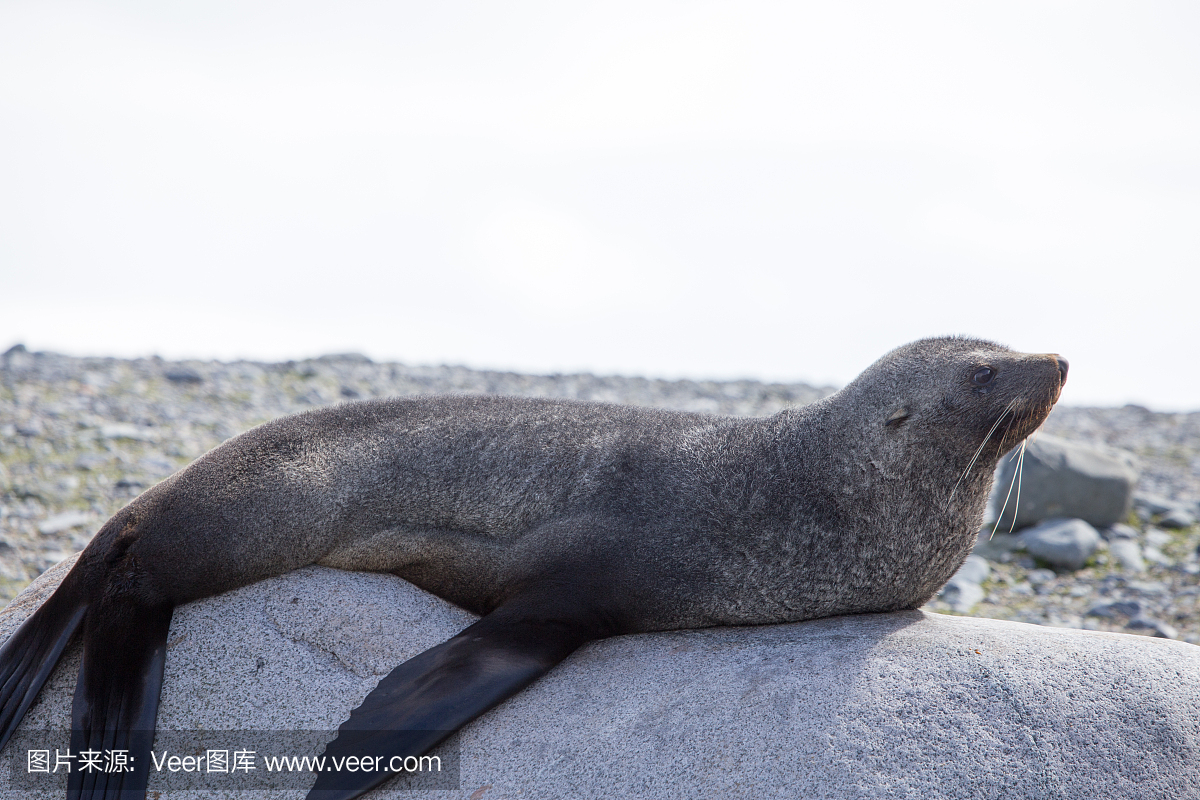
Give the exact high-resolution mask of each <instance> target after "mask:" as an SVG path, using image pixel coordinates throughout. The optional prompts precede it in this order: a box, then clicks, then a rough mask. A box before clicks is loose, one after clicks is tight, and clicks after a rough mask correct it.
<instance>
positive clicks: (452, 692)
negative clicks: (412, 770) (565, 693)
mask: <svg viewBox="0 0 1200 800" xmlns="http://www.w3.org/2000/svg"><path fill="white" fill-rule="evenodd" d="M589 617H590V615H588V614H586V613H582V612H581V611H580V610H579V609H572V608H565V607H563V606H559V607H556V608H551V609H548V610H547V609H539V608H538V607H537V606H536V605H534V604H532V603H530V602H521V601H518V602H517V603H509V604H506V605H505V606H501V607H500V608H499V609H497V610H496V611H494V612H492V613H491V614H489V615H488V616H486V617H484V618H483V619H481V620H479V621H478V622H476V623H475V624H474V625H472V626H470V627H469V628H467V629H466V630H464V631H463V632H462V633H460V634H458V635H457V636H455V637H454V638H453V639H450V640H449V641H446V642H443V643H442V644H440V645H438V646H437V647H434V648H431V649H429V650H426V651H425V652H424V653H421V654H420V655H418V656H414V657H413V658H411V659H409V660H408V661H406V662H404V663H403V664H401V665H400V666H398V667H396V668H395V669H394V670H392V671H391V673H390V674H389V675H388V676H387V677H386V678H384V679H383V680H382V681H380V683H379V685H378V686H377V687H375V689H374V690H373V691H372V692H371V693H370V694H368V695H367V697H366V699H365V700H363V702H362V705H360V706H359V707H358V708H356V709H354V711H352V712H351V713H350V719H348V720H347V721H346V722H345V723H343V724H342V726H341V728H340V729H339V730H338V735H337V738H336V739H334V740H333V741H332V742H330V743H329V745H328V746H326V748H325V763H324V770H323V771H320V772H318V774H317V780H316V783H315V784H313V788H312V790H311V791H310V792H309V794H308V798H309V800H349V798H353V797H358V796H359V795H360V794H362V793H363V792H366V791H367V790H368V789H371V788H373V787H375V786H378V785H379V784H381V783H383V782H384V781H386V780H387V779H388V778H392V777H395V776H396V772H397V771H399V770H400V767H399V765H402V764H403V763H404V759H405V758H407V757H412V756H418V757H419V756H421V755H424V754H425V753H428V752H429V750H431V749H432V748H433V747H434V746H436V745H437V744H438V743H439V742H441V741H442V740H443V739H445V738H446V737H447V736H449V735H450V734H451V733H453V732H454V731H456V730H458V729H459V728H461V727H462V726H463V725H466V724H467V723H468V722H470V721H471V720H473V719H475V717H477V716H479V715H480V714H482V713H483V712H485V711H487V710H488V709H489V708H492V707H493V706H495V705H497V704H499V703H501V702H503V701H504V700H506V699H507V698H509V697H511V696H512V695H514V694H516V693H517V692H519V691H520V690H521V689H523V688H525V687H526V686H528V685H529V684H530V683H532V682H533V681H534V680H535V679H536V678H538V677H539V676H541V675H542V674H543V673H545V672H546V671H547V670H549V669H550V668H551V667H553V666H554V665H555V664H557V663H558V662H560V661H562V660H563V659H564V658H566V657H567V656H568V655H570V654H571V653H572V652H573V651H574V650H575V649H576V648H577V647H579V646H580V645H581V644H583V643H584V642H586V641H588V640H589V639H594V638H598V637H599V636H603V635H606V633H605V632H601V630H600V626H599V625H598V624H597V622H596V621H595V620H593V619H590V618H589ZM364 757H368V758H371V759H373V761H372V762H371V763H372V764H374V765H377V767H378V768H377V769H376V770H371V771H364V770H363V768H362V764H363V761H362V759H363V758H364ZM347 759H351V761H349V762H347ZM347 763H349V764H350V765H355V766H357V767H358V769H357V770H355V771H350V769H343V766H346V765H347ZM410 763H411V762H410Z"/></svg>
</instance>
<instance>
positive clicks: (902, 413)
mask: <svg viewBox="0 0 1200 800" xmlns="http://www.w3.org/2000/svg"><path fill="white" fill-rule="evenodd" d="M910 416H912V412H911V411H909V410H908V407H907V406H905V407H902V408H897V409H896V410H895V411H893V412H892V415H891V416H890V417H888V418H887V420H886V421H885V422H884V423H883V424H884V425H886V426H887V427H889V428H899V427H900V426H901V425H903V424H904V421H905V420H906V419H908V418H909V417H910Z"/></svg>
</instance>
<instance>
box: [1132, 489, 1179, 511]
mask: <svg viewBox="0 0 1200 800" xmlns="http://www.w3.org/2000/svg"><path fill="white" fill-rule="evenodd" d="M1133 503H1134V505H1135V506H1137V507H1138V508H1144V509H1145V510H1146V511H1148V512H1150V513H1151V514H1166V513H1167V512H1168V511H1172V510H1174V509H1176V508H1178V507H1179V504H1178V503H1176V502H1175V501H1173V500H1168V499H1167V498H1165V497H1160V496H1159V495H1155V494H1142V493H1141V492H1137V493H1136V494H1134V496H1133Z"/></svg>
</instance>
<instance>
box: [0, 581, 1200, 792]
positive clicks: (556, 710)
mask: <svg viewBox="0 0 1200 800" xmlns="http://www.w3.org/2000/svg"><path fill="white" fill-rule="evenodd" d="M64 571H65V570H64V569H63V568H56V569H55V570H54V571H52V573H51V574H49V575H46V576H43V578H42V579H39V581H38V582H37V583H35V585H34V586H33V587H31V589H30V590H29V591H27V592H26V593H25V594H23V595H22V596H21V597H19V598H18V599H17V600H16V601H14V602H13V604H12V605H10V606H9V608H8V609H7V610H6V611H5V612H3V613H2V614H0V639H3V638H6V637H7V636H8V635H9V634H10V633H11V632H12V630H13V629H15V627H16V625H17V624H19V622H20V621H21V620H22V619H23V618H24V617H25V616H26V615H27V614H29V613H30V612H31V611H32V610H33V608H34V607H36V605H37V604H38V602H40V600H41V598H43V597H44V596H46V595H47V594H48V591H49V589H50V587H52V586H53V585H54V584H55V582H56V579H60V578H61V576H62V574H63V573H64ZM470 620H471V617H470V615H468V614H466V613H465V612H463V611H461V610H459V609H456V608H454V607H453V606H450V605H448V604H446V603H443V602H442V601H440V600H437V599H436V598H433V597H432V596H430V595H428V594H425V593H424V592H421V591H420V590H418V589H416V588H414V587H412V586H410V585H409V584H406V583H404V582H403V581H401V580H400V579H398V578H395V577H393V576H390V575H365V574H352V573H345V572H339V571H336V570H329V569H324V568H320V567H309V568H306V569H303V570H298V571H296V572H293V573H290V574H288V575H285V576H282V577H279V578H274V579H271V580H268V581H263V582H261V583H258V584H254V585H252V586H249V587H246V588H243V589H240V590H237V591H234V592H229V593H226V594H223V595H221V596H219V597H214V598H209V599H207V600H204V601H201V602H198V603H194V604H190V605H187V606H184V607H181V608H179V609H177V610H176V612H175V619H174V620H173V622H172V625H171V628H172V629H171V633H170V638H169V642H170V645H169V649H168V653H167V665H166V674H165V681H164V689H163V693H162V705H161V708H160V712H159V723H158V727H159V732H160V741H161V739H162V737H163V736H164V732H165V731H169V730H172V729H176V730H189V729H192V730H194V729H197V728H205V729H208V730H218V731H219V730H235V731H253V730H288V729H297V728H301V729H317V730H322V729H332V728H333V727H335V726H336V725H338V724H339V723H340V722H341V721H342V720H343V719H345V717H346V716H347V715H348V713H349V711H350V709H352V708H353V707H354V706H356V705H357V704H358V703H359V702H360V701H361V699H362V697H363V696H364V695H365V694H366V693H367V692H368V691H369V690H370V689H371V688H373V687H374V685H375V684H376V682H377V681H378V680H379V678H380V676H382V675H383V674H385V673H386V672H387V671H388V670H389V669H390V668H391V667H392V666H393V665H395V664H396V663H399V662H400V661H402V660H404V659H406V658H409V657H411V656H413V655H415V654H416V653H418V652H420V651H422V650H424V649H426V648H427V647H429V646H431V645H433V644H435V643H437V642H439V641H442V640H444V639H445V638H447V637H449V636H451V635H453V634H454V633H456V632H457V631H458V630H460V629H461V628H462V627H463V626H464V625H466V624H467V623H469V622H470ZM78 664H79V650H78V646H77V645H76V646H73V647H72V648H71V649H70V650H69V651H68V652H67V654H66V656H65V659H64V663H63V664H62V665H61V666H60V668H59V669H58V670H56V671H55V673H54V674H53V675H52V676H51V678H50V681H49V684H48V687H47V690H46V691H45V692H43V696H42V698H40V699H39V700H38V702H37V703H36V704H35V705H34V706H33V708H32V709H31V710H30V712H29V715H28V716H27V717H26V721H25V723H24V725H23V727H24V728H29V727H55V726H58V727H61V726H63V725H66V724H67V722H68V720H69V714H70V705H71V697H72V693H73V691H74V684H75V675H76V670H77V669H78ZM1197 685H1200V649H1197V648H1196V647H1195V646H1194V645H1189V644H1186V643H1183V642H1177V641H1169V640H1167V639H1161V638H1154V637H1150V636H1133V635H1127V634H1113V633H1089V632H1085V631H1077V630H1065V629H1055V628H1042V627H1036V626H1031V625H1025V624H1021V623H1014V622H1002V621H997V620H987V619H972V618H967V617H945V616H941V615H937V614H928V613H924V612H919V611H914V612H903V613H895V614H873V615H863V616H857V617H841V618H834V619H826V620H817V621H814V622H807V623H801V624H796V625H781V626H762V627H753V628H732V629H728V628H726V629H722V628H718V629H710V630H703V631H680V632H674V633H660V634H652V635H642V636H627V637H618V638H615V639H610V640H606V641H602V642H596V643H593V644H591V645H588V646H586V647H584V648H583V649H582V650H580V651H579V652H578V653H576V654H575V655H573V656H572V657H570V658H569V659H567V661H566V662H564V663H563V664H562V665H560V666H559V667H557V668H555V669H554V670H552V671H551V672H550V673H549V674H548V675H547V676H545V677H544V678H542V679H541V680H539V681H537V682H536V683H534V684H533V685H532V686H531V687H529V688H528V689H527V690H525V691H523V692H521V693H519V694H518V695H516V696H515V697H514V698H512V699H511V700H509V701H507V702H506V703H504V704H502V705H501V706H499V707H498V708H496V709H494V710H492V711H490V712H488V713H487V714H485V715H483V716H482V717H480V718H479V719H478V720H476V721H475V722H473V723H472V724H471V725H469V726H467V728H465V729H464V730H463V731H462V733H461V734H459V735H458V736H456V737H454V738H453V739H452V740H451V741H450V743H449V744H448V745H447V747H448V748H455V747H457V748H460V750H461V759H460V762H459V763H460V770H461V773H460V780H459V788H458V790H457V791H445V792H433V793H430V794H421V797H430V798H432V800H442V798H445V800H450V798H463V797H466V796H471V795H473V796H475V797H481V798H483V799H484V800H503V798H516V797H521V798H561V797H583V798H609V797H631V798H676V797H701V796H703V797H731V798H732V797H745V798H792V797H836V798H839V799H841V798H845V799H846V800H867V799H868V798H871V799H872V800H874V799H875V798H880V797H892V796H895V797H920V798H923V799H927V800H950V799H951V798H955V799H957V798H963V800H966V798H976V797H1005V798H1014V799H1018V798H1034V797H1039V798H1040V797H1048V796H1053V797H1087V798H1099V799H1105V800H1107V799H1108V798H1114V799H1115V798H1122V800H1125V799H1126V798H1130V797H1195V796H1200V759H1198V758H1197V757H1196V754H1197V753H1198V752H1200V724H1198V722H1197V721H1198V720H1200V693H1197V692H1196V691H1195V687H1196V686H1197ZM1068 722H1069V724H1068ZM4 755H5V757H4V758H0V786H11V781H10V776H9V774H7V773H6V772H5V771H6V770H8V769H10V768H11V764H12V762H11V761H10V759H9V755H10V754H9V753H7V752H6V753H5V754H4ZM313 755H315V753H313ZM157 788H158V786H157V782H156V780H155V779H154V778H152V779H151V784H150V789H151V790H156V789H157ZM0 796H3V797H5V798H6V800H7V798H13V800H16V798H17V797H22V798H23V797H25V796H27V794H25V793H22V792H16V791H13V790H9V791H4V790H0ZM55 796H56V797H61V794H57V795H55ZM262 796H263V795H261V793H255V792H251V793H246V794H244V795H243V797H245V798H246V800H258V798H260V797H262ZM288 796H290V797H297V798H299V797H302V796H303V791H302V790H296V791H294V792H293V793H291V794H290V795H288ZM372 796H374V797H395V798H410V797H413V796H414V795H412V794H411V792H403V791H396V790H394V789H393V788H392V787H384V788H383V789H382V790H380V791H377V792H376V793H375V794H374V795H372Z"/></svg>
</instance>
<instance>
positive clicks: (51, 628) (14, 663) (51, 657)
mask: <svg viewBox="0 0 1200 800" xmlns="http://www.w3.org/2000/svg"><path fill="white" fill-rule="evenodd" d="M81 586H82V580H81V578H80V577H79V573H77V572H75V571H74V570H72V571H71V572H69V573H68V574H67V577H66V578H64V579H63V582H62V583H61V584H60V585H59V587H58V589H56V590H55V591H54V594H52V595H50V598H49V599H48V600H46V602H44V603H42V606H41V608H39V609H38V610H37V611H35V612H33V615H32V616H30V617H29V619H27V620H25V622H24V623H22V625H21V627H20V628H17V632H16V633H14V634H13V635H12V636H11V637H9V640H8V641H7V642H5V643H4V647H3V648H0V749H3V748H4V745H5V744H6V743H7V742H8V740H9V737H11V736H12V735H13V731H15V730H16V729H17V725H19V724H20V722H21V718H22V717H24V716H25V712H26V711H28V710H29V707H30V706H31V705H33V701H34V698H36V697H37V694H38V692H39V691H41V688H42V685H43V684H44V683H45V682H46V679H47V678H49V677H50V673H51V671H52V670H53V669H54V665H55V664H56V663H58V659H59V656H61V655H62V652H63V650H64V649H65V648H66V646H67V644H68V643H69V642H70V641H71V637H72V636H74V635H75V630H76V629H77V628H78V627H79V623H80V622H82V621H83V615H84V613H85V612H86V611H87V604H86V603H85V602H84V599H83V592H82V591H81Z"/></svg>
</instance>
